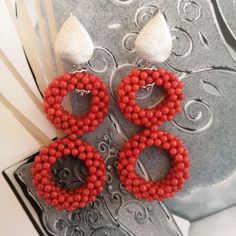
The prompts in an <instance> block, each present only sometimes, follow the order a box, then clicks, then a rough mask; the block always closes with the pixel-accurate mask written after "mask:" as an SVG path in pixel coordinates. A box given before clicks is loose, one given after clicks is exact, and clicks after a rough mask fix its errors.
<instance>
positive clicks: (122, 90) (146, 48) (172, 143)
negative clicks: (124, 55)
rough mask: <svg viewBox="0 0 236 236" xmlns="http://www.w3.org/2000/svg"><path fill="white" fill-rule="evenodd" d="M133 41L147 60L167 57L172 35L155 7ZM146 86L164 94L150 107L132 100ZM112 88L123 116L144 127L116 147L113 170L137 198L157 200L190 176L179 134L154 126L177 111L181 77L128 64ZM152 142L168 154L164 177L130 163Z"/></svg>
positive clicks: (180, 97) (162, 59) (177, 187)
mask: <svg viewBox="0 0 236 236" xmlns="http://www.w3.org/2000/svg"><path fill="white" fill-rule="evenodd" d="M155 41H157V43H154V42H155ZM158 42H159V43H158ZM135 46H136V52H137V53H138V54H139V55H140V56H141V57H142V58H144V59H146V60H148V61H152V62H163V61H165V60H166V59H167V58H168V57H169V55H170V53H171V48H172V41H171V36H170V32H169V29H168V26H167V24H166V21H165V18H164V16H163V15H162V14H161V12H160V11H159V12H158V13H157V15H156V16H155V17H154V18H153V19H152V20H151V21H150V22H149V23H148V24H147V25H146V26H145V27H144V28H143V30H142V31H141V32H140V33H139V35H138V36H137V39H136V41H135ZM147 86H158V87H160V88H163V89H164V90H165V98H164V100H163V101H162V102H161V103H159V104H158V105H156V106H155V107H154V108H150V109H149V108H142V107H140V106H139V105H138V104H137V103H136V101H135V97H136V93H137V92H138V90H140V89H141V88H143V87H144V88H145V87H147ZM117 94H118V105H119V107H120V110H121V112H122V113H123V114H124V116H125V117H126V118H127V119H128V120H130V121H131V122H133V123H134V124H137V125H143V126H145V127H146V129H145V130H144V131H142V132H141V133H139V134H135V135H134V136H133V137H131V138H130V139H129V140H128V142H127V143H126V144H125V145H124V147H123V149H122V150H121V151H120V153H119V162H118V165H117V170H118V173H119V177H120V180H121V182H122V184H123V185H124V186H125V188H126V189H127V190H128V191H130V192H131V193H133V195H134V196H135V197H137V198H139V199H146V200H148V201H151V200H160V201H161V200H164V199H165V198H168V197H172V196H173V195H174V194H175V193H176V192H177V191H179V190H180V189H181V188H183V186H184V183H185V181H186V180H187V179H188V178H189V166H190V163H189V158H188V151H187V149H186V148H185V147H184V145H183V143H182V141H181V140H180V139H178V138H177V137H175V136H174V135H172V134H170V133H168V132H166V131H162V130H160V129H159V128H158V127H159V126H161V125H162V124H163V123H164V122H166V121H170V120H172V119H173V118H174V116H175V114H176V113H177V112H180V111H181V102H182V100H183V98H184V95H183V83H182V82H181V81H180V80H178V78H177V76H176V75H175V74H173V73H171V72H169V71H167V70H165V69H163V68H159V69H156V68H143V69H142V68H141V69H133V70H132V71H131V72H130V73H129V74H128V75H127V76H125V77H124V78H123V79H122V81H121V83H120V85H119V88H118V91H117ZM153 145H154V146H156V147H158V148H161V149H164V150H166V152H167V153H168V154H169V155H170V157H171V168H170V170H169V172H168V174H167V175H166V176H165V177H164V178H163V179H161V180H158V181H146V180H145V179H144V178H142V177H140V176H139V175H138V174H137V173H136V171H135V166H136V162H137V159H138V157H139V154H140V153H141V151H143V150H144V149H145V148H147V147H149V146H153Z"/></svg>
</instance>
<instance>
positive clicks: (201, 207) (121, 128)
mask: <svg viewBox="0 0 236 236" xmlns="http://www.w3.org/2000/svg"><path fill="white" fill-rule="evenodd" d="M234 4H235V3H234V1H233V0H230V1H223V0H211V1H203V0H194V1H189V0H179V1H175V2H174V3H173V1H171V0H168V1H161V0H155V1H154V0H152V1H151V0H148V1H146V0H127V1H125V0H124V1H121V0H120V1H119V0H107V1H96V0H93V1H87V0H80V1H78V0H77V1H66V0H60V1H59V0H55V1H54V9H55V16H56V21H57V26H58V28H60V26H61V25H62V24H63V23H64V22H65V20H66V19H67V18H68V17H69V16H70V14H71V13H72V14H73V15H74V16H76V17H77V18H78V19H79V20H80V21H81V22H82V23H83V25H84V26H85V27H86V29H87V30H88V32H89V34H90V35H91V38H92V39H93V42H94V45H95V51H94V55H93V57H92V59H91V60H90V61H89V63H88V64H87V68H88V70H91V71H92V72H94V73H97V74H98V75H99V76H101V77H103V79H104V80H105V82H106V83H107V85H108V86H109V89H110V94H111V96H112V98H113V100H112V101H111V107H110V112H109V116H108V117H107V118H106V120H105V123H104V124H103V125H101V126H100V127H99V128H98V129H97V130H96V131H95V132H94V133H91V134H88V135H86V137H85V139H86V140H88V141H89V142H90V143H92V144H93V145H94V146H95V147H97V148H98V150H99V151H100V152H101V153H102V154H103V156H104V158H105V161H106V165H107V171H108V184H107V185H106V187H105V190H104V192H103V193H102V196H101V197H99V198H98V200H97V201H96V202H94V203H93V204H91V205H89V206H88V207H86V208H85V209H82V210H80V211H75V212H73V213H65V212H56V211H55V210H53V209H52V208H50V207H47V206H45V205H44V204H43V202H41V201H40V200H39V199H38V198H37V197H36V196H35V195H36V194H35V192H34V189H33V188H32V185H31V177H30V174H29V170H30V166H31V163H24V164H23V163H22V164H23V165H21V166H20V167H19V168H18V169H17V170H16V171H15V174H14V176H15V177H16V178H17V179H18V183H19V181H20V182H21V184H22V183H24V184H25V186H28V190H27V191H26V192H23V193H22V194H21V195H22V196H24V195H30V196H31V198H33V199H34V200H35V201H36V202H38V203H39V206H40V212H41V213H40V214H41V215H40V218H41V222H40V221H39V222H38V223H37V225H40V227H41V228H42V229H41V231H42V232H43V231H44V232H45V233H47V234H52V235H53V234H54V235H102V233H103V232H104V233H107V234H108V235H111V234H112V235H113V234H114V235H145V234H146V235H156V232H157V231H158V232H160V234H159V235H176V234H179V235H181V232H179V230H178V228H177V226H176V225H175V223H174V221H173V219H172V217H171V214H170V213H169V211H168V210H167V209H165V207H164V205H162V204H161V205H160V203H159V202H152V203H148V202H145V201H142V202H139V201H138V200H135V199H134V198H133V197H132V195H130V194H128V193H127V192H126V191H125V190H124V188H122V186H121V185H120V184H119V183H120V182H119V180H118V179H117V176H116V171H115V163H116V161H117V152H118V150H119V149H120V148H121V145H122V144H123V143H124V142H125V141H126V140H127V139H128V137H130V136H131V135H132V134H135V133H137V132H139V131H140V130H141V129H142V127H139V126H135V125H133V124H132V123H130V122H129V121H127V120H126V119H125V118H124V117H123V115H122V114H121V113H120V111H119V109H118V106H117V104H116V90H117V85H118V84H119V82H120V81H121V79H122V77H123V76H124V75H125V74H127V72H128V71H129V70H130V69H131V68H133V67H135V66H137V65H139V66H146V64H145V62H143V61H142V60H141V59H140V58H138V57H137V55H136V54H135V52H134V40H135V38H136V36H137V34H138V33H139V32H140V30H141V29H142V27H143V26H144V25H145V24H146V23H147V22H148V21H149V20H150V19H151V18H152V17H153V16H154V15H155V13H156V12H157V11H158V10H159V9H160V10H161V11H162V12H163V14H164V15H165V17H166V20H167V23H168V26H169V27H170V29H171V35H172V39H173V50H172V54H171V56H170V58H169V59H168V60H167V62H166V63H162V64H160V65H157V66H163V67H165V68H167V69H168V70H170V71H173V72H175V73H177V74H178V75H179V76H180V78H181V79H182V81H183V82H184V94H185V100H184V104H183V111H182V112H181V114H178V115H177V116H176V117H175V119H174V121H172V122H169V123H168V124H164V125H163V126H162V127H161V128H162V129H164V130H166V131H168V132H170V133H173V134H174V135H176V136H178V137H180V138H181V139H182V140H183V142H184V143H185V145H186V147H187V148H188V150H189V153H190V155H189V157H190V160H191V170H190V173H191V177H190V179H189V180H188V181H187V182H186V185H185V187H184V189H183V190H182V191H181V192H179V193H178V194H177V195H176V196H175V197H174V198H173V199H169V200H167V201H166V204H167V206H168V208H169V209H170V211H171V212H173V213H175V214H176V215H178V216H180V217H183V218H185V219H188V220H190V221H194V220H197V219H199V218H203V217H206V216H208V215H211V214H214V213H216V212H218V211H221V210H223V209H226V208H229V207H231V206H233V205H234V204H235V203H236V200H235V197H234V196H235V193H236V189H235V187H234V186H235V184H236V176H235V173H234V172H235V169H236V159H235V153H236V147H235V140H236V129H235V126H234V124H235V122H236V116H235V114H236V109H235V106H234V104H233V102H232V101H234V100H235V99H236V94H235V89H236V82H235V78H236V62H235V60H236V55H235V46H234V45H235V35H236V31H235V27H234V23H233V22H232V18H233V17H232V18H231V16H233V14H235V7H234ZM84 9H86V11H85V10H84ZM103 12H106V17H104V16H103ZM95 13H96V14H95ZM233 42H234V43H233ZM157 43H158V42H157ZM147 66H150V65H147ZM67 69H68V71H70V70H71V67H70V66H69V65H67ZM159 97H160V90H158V89H156V88H155V87H148V88H144V89H143V90H141V91H140V92H139V94H138V95H137V98H136V99H137V101H138V102H139V103H140V104H141V105H142V106H149V105H152V104H153V103H154V102H156V100H157V98H159ZM78 101H79V102H78ZM71 102H72V107H73V110H74V113H75V114H76V113H79V111H80V110H81V106H86V104H85V103H82V102H80V98H78V95H77V94H72V95H71ZM83 109H84V108H83V107H82V110H83ZM153 156H157V157H158V158H155V159H154V158H153ZM69 165H71V164H69ZM73 165H74V169H73V173H72V172H71V171H69V172H68V171H67V170H63V169H62V173H61V174H60V175H61V176H64V177H65V182H66V185H67V186H68V185H70V184H71V180H70V178H69V180H68V179H67V176H68V175H69V176H70V177H71V178H72V181H75V182H80V180H81V181H83V178H82V177H81V176H80V174H79V173H78V172H77V171H76V169H77V166H79V165H80V164H79V163H74V164H73ZM168 167H169V162H168V158H167V155H166V154H165V152H163V151H160V150H157V149H156V148H149V149H147V150H145V151H144V152H143V153H142V155H141V158H140V163H139V168H140V173H141V174H142V175H144V176H145V177H146V178H149V179H151V180H156V179H157V178H160V177H162V176H164V175H165V174H166V171H167V169H168ZM68 169H70V168H68ZM64 177H63V178H64ZM63 178H62V179H63ZM74 178H75V180H74ZM78 179H79V181H78ZM73 183H74V182H73ZM21 186H22V185H21ZM24 188H25V187H24ZM225 193H227V194H225ZM27 198H29V196H27ZM26 201H27V200H26ZM31 204H32V205H33V204H34V203H33V202H31ZM29 205H30V204H29ZM28 208H30V207H28ZM186 209H188V211H186ZM34 211H35V210H33V209H31V212H34ZM34 215H35V214H34ZM52 216H53V217H52ZM38 217H39V216H37V215H35V218H36V219H37V218H38ZM153 222H155V223H153Z"/></svg>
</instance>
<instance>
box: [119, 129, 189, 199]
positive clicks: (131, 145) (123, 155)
mask: <svg viewBox="0 0 236 236" xmlns="http://www.w3.org/2000/svg"><path fill="white" fill-rule="evenodd" d="M153 145H154V146H156V147H158V148H162V149H164V150H165V151H167V152H168V154H169V156H170V158H171V168H170V170H169V172H168V174H167V175H166V176H165V177H164V178H163V179H161V180H157V181H146V180H145V179H144V178H142V177H140V176H139V175H138V174H137V173H136V171H135V167H136V163H137V160H138V158H139V154H140V152H141V151H142V150H144V149H145V148H147V147H149V146H153ZM189 166H190V163H189V158H188V151H187V149H186V148H185V147H184V145H183V143H182V141H181V140H180V139H178V138H177V137H175V136H174V135H172V134H170V133H168V132H165V131H161V130H158V128H153V129H151V130H150V129H146V130H144V131H143V132H141V133H139V134H136V135H134V136H133V137H132V138H131V139H130V140H129V141H128V142H127V143H126V144H125V145H124V148H123V150H122V151H121V152H120V154H119V163H118V165H117V170H118V173H119V177H120V180H121V182H122V184H123V185H124V186H125V188H126V189H127V190H128V191H130V192H131V193H132V194H133V195H134V196H135V197H136V198H138V199H146V200H148V201H152V200H159V201H162V200H164V199H165V198H169V197H172V196H174V195H175V193H176V192H177V191H179V190H180V189H182V188H183V186H184V183H185V181H186V180H187V179H188V178H189Z"/></svg>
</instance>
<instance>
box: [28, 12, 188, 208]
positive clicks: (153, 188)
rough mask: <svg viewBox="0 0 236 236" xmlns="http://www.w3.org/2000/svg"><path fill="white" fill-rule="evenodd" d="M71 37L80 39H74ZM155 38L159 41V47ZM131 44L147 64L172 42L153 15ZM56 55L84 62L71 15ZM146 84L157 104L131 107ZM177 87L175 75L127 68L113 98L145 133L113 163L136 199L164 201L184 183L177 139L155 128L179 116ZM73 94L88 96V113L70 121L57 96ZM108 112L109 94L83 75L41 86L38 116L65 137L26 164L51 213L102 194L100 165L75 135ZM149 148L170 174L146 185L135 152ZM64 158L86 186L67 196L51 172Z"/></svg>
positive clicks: (87, 44)
mask: <svg viewBox="0 0 236 236" xmlns="http://www.w3.org/2000/svg"><path fill="white" fill-rule="evenodd" d="M71 28H73V29H74V30H75V32H74V34H73V35H74V36H73V37H75V38H73V37H71V36H69V34H68V32H69V31H71ZM150 35H151V36H152V37H150ZM77 36H79V37H80V39H81V40H80V41H77V40H76V38H77ZM163 36H166V37H164V38H165V40H166V41H165V40H164V41H165V42H163ZM153 39H154V40H155V41H157V44H159V46H158V47H155V46H153V43H155V41H153ZM160 39H162V41H161V40H160ZM135 45H136V52H137V53H139V55H140V56H141V57H143V58H144V59H146V60H148V61H155V62H161V61H165V60H166V59H167V58H168V56H169V55H170V53H171V48H172V42H171V36H170V32H169V29H168V26H167V24H166V21H165V19H164V16H163V15H162V14H161V12H158V14H157V15H156V16H155V17H154V18H153V19H152V20H151V21H150V22H149V23H148V24H147V25H146V26H145V27H144V29H143V30H142V31H141V32H140V34H139V35H138V37H137V39H136V42H135ZM155 48H156V50H154V49H155ZM56 51H57V52H58V54H59V55H60V56H61V57H62V58H63V59H64V60H67V61H69V62H72V63H73V64H81V63H84V62H86V61H88V60H89V59H90V58H91V56H92V54H93V44H92V40H91V38H90V37H89V35H88V33H87V31H86V30H85V28H84V27H83V26H82V24H81V23H79V22H78V21H77V19H76V18H75V17H73V16H71V17H70V18H69V19H68V20H67V22H65V24H64V25H63V26H62V29H61V30H60V32H59V34H58V38H57V40H56ZM150 85H156V86H158V87H161V88H163V89H164V90H165V92H166V95H165V98H164V100H163V101H162V102H161V103H159V104H158V105H156V106H155V107H153V108H150V109H149V108H142V107H141V106H139V105H138V104H137V103H136V101H135V97H136V93H137V92H138V91H139V90H140V89H141V88H143V87H146V86H150ZM182 89H183V83H182V82H181V81H179V80H178V78H177V77H176V75H174V74H173V73H171V72H168V71H166V70H165V69H163V68H159V69H156V68H141V69H139V68H137V69H133V70H132V71H131V72H130V73H129V74H128V75H127V76H125V77H124V78H123V79H122V81H121V83H120V85H119V87H118V91H117V96H118V99H117V100H118V105H119V108H120V110H121V112H122V113H123V114H124V116H125V117H126V118H127V119H128V120H130V121H131V122H133V123H134V124H137V125H142V126H144V127H145V129H144V131H142V132H141V133H139V134H135V135H134V136H133V137H131V138H130V139H129V140H128V142H127V143H126V144H125V145H124V147H123V149H122V150H121V151H120V153H119V162H118V164H117V171H118V174H119V178H120V181H121V182H122V184H123V185H124V187H125V188H126V189H127V190H128V191H129V192H131V193H132V194H133V195H134V196H135V197H136V198H138V199H146V200H148V201H152V200H164V199H165V198H168V197H171V196H173V195H174V194H175V193H176V192H177V191H179V190H180V189H181V188H183V186H184V183H185V181H186V180H187V179H188V178H189V159H188V151H187V150H186V148H185V147H184V145H183V143H182V141H181V140H180V139H178V138H177V137H175V136H174V135H172V134H170V133H168V132H166V131H162V130H160V129H159V128H158V127H159V126H160V125H161V124H163V123H164V122H166V121H170V120H172V119H173V118H174V116H175V114H176V113H177V112H180V110H181V101H182V100H183V98H184V96H183V91H182ZM75 90H77V91H79V92H80V93H90V94H91V104H90V110H89V111H88V112H87V113H86V115H84V116H74V115H72V114H70V113H69V112H67V111H65V110H64V109H63V106H62V101H63V98H64V97H65V96H66V95H67V94H68V93H69V92H72V91H75ZM108 106H109V95H108V91H107V87H106V85H105V84H104V82H103V80H102V79H101V78H99V77H98V76H96V75H93V74H90V73H88V72H87V71H86V70H78V71H75V72H71V73H65V74H64V75H61V76H58V77H57V78H55V79H54V80H53V81H52V82H51V83H50V84H49V86H48V88H47V89H46V91H45V97H44V108H45V112H46V114H47V117H48V119H49V120H50V121H51V122H52V123H53V124H54V126H55V127H56V128H58V129H62V130H63V131H64V132H65V133H66V134H67V135H68V136H67V137H65V138H62V139H58V140H56V141H54V142H52V143H50V144H49V145H47V146H46V147H44V148H43V149H42V150H41V151H40V152H39V155H38V156H37V157H36V158H35V161H34V164H33V166H32V176H33V184H34V186H35V187H36V189H37V193H38V195H39V196H40V197H42V198H43V199H44V200H45V202H46V203H47V204H50V205H52V206H54V207H55V208H57V209H58V210H62V209H65V210H67V211H72V210H75V209H78V208H82V207H84V206H85V205H86V204H88V203H90V202H92V201H94V200H95V199H96V197H97V196H98V195H99V194H100V193H101V192H102V190H103V187H104V185H105V183H106V166H105V162H104V160H103V158H102V156H101V155H100V153H99V152H98V151H97V150H96V149H95V148H94V147H93V146H92V145H90V144H89V143H87V142H85V141H83V140H81V139H79V138H78V137H80V136H82V135H83V134H85V133H88V132H92V131H94V130H95V129H96V127H97V126H98V125H99V124H101V123H102V122H103V121H104V119H105V116H106V114H107V112H108ZM153 145H154V146H157V147H158V148H161V149H164V150H166V151H167V152H168V154H169V155H170V157H171V168H170V170H169V172H168V174H167V175H166V176H165V177H164V178H163V179H161V180H158V181H146V180H145V179H143V178H142V177H140V176H139V175H138V174H137V173H136V171H135V166H136V162H137V159H138V157H139V154H140V152H141V151H142V150H144V149H145V148H147V147H149V146H153ZM68 155H71V156H73V157H75V158H79V159H80V160H82V161H84V163H85V165H86V166H87V168H88V176H87V181H86V183H85V184H83V185H82V186H81V187H79V188H77V189H74V190H67V189H64V188H60V187H59V186H58V185H57V184H56V183H55V181H54V180H53V176H52V173H51V170H52V167H53V165H54V164H55V163H56V162H57V161H58V160H59V159H61V158H63V157H65V156H68Z"/></svg>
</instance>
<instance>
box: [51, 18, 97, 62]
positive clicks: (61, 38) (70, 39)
mask: <svg viewBox="0 0 236 236" xmlns="http://www.w3.org/2000/svg"><path fill="white" fill-rule="evenodd" d="M55 51H56V53H57V54H58V55H59V57H61V59H63V60H64V61H67V62H70V63H72V64H73V65H79V64H82V63H85V62H87V61H89V59H91V57H92V55H93V51H94V46H93V42H92V39H91V37H90V36H89V34H88V32H87V31H86V29H85V28H84V26H83V25H82V23H81V22H79V21H78V20H77V18H76V17H74V16H73V15H71V16H70V17H69V18H68V19H67V20H66V21H65V23H64V24H63V25H62V27H61V29H60V31H59V33H58V35H57V38H56V42H55Z"/></svg>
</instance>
